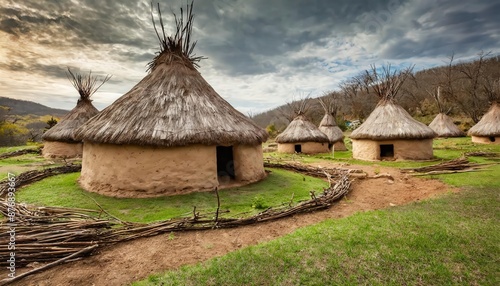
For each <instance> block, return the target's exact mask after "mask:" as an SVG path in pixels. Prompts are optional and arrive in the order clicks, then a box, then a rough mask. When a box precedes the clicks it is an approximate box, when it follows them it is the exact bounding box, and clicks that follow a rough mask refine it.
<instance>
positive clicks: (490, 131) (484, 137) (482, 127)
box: [469, 101, 500, 144]
mask: <svg viewBox="0 0 500 286" xmlns="http://www.w3.org/2000/svg"><path fill="white" fill-rule="evenodd" d="M469 135H470V136H471V137H472V142H474V143H482V144H500V102H497V101H495V102H493V104H492V105H491V107H490V109H489V110H488V112H487V113H486V114H485V115H483V117H482V118H481V120H479V122H478V123H477V124H476V125H474V126H472V128H471V129H469Z"/></svg>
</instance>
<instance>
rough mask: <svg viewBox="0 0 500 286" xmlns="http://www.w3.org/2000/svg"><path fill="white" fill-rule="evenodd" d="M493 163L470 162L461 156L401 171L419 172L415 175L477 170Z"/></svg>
mask: <svg viewBox="0 0 500 286" xmlns="http://www.w3.org/2000/svg"><path fill="white" fill-rule="evenodd" d="M492 164H494V163H488V164H479V163H470V162H469V160H468V159H467V158H466V157H461V158H457V159H453V160H450V161H446V162H442V163H439V164H435V165H431V166H425V167H419V168H406V169H401V172H403V173H418V174H414V175H415V176H423V175H437V174H453V173H463V172H476V171H478V170H479V169H481V168H483V167H486V166H488V165H492Z"/></svg>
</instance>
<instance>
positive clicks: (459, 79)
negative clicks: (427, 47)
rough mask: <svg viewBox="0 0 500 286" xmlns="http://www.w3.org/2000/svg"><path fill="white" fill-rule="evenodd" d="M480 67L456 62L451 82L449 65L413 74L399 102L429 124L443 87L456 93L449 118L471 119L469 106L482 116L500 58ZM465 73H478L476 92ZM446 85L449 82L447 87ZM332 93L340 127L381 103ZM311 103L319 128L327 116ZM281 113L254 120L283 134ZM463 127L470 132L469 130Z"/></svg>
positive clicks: (487, 59) (499, 74) (270, 112)
mask: <svg viewBox="0 0 500 286" xmlns="http://www.w3.org/2000/svg"><path fill="white" fill-rule="evenodd" d="M477 65H478V60H477V59H476V60H473V61H470V62H461V61H455V62H453V65H452V67H451V72H450V76H449V78H447V77H446V76H447V75H446V73H447V70H448V66H447V65H443V66H439V67H435V68H431V69H427V70H420V71H417V72H414V74H413V75H414V80H411V79H410V80H407V82H406V83H405V84H404V85H403V87H402V89H401V92H400V94H401V96H400V97H398V98H397V102H398V103H399V104H400V105H401V106H403V108H405V109H406V110H407V111H408V112H409V113H410V114H411V115H412V116H414V117H415V118H416V119H417V120H420V121H422V122H423V123H425V124H429V123H430V122H431V121H432V119H433V118H434V116H435V115H436V114H437V113H438V112H439V111H438V108H437V105H436V102H435V100H434V98H433V97H432V96H431V95H430V94H429V93H428V91H435V90H436V88H437V86H438V85H440V86H442V87H443V91H446V90H447V89H448V90H453V92H454V93H455V97H456V98H452V97H449V98H448V102H447V104H448V106H449V107H450V108H451V114H450V115H453V116H455V117H466V118H469V117H470V114H469V113H468V112H466V111H469V110H466V109H467V107H468V106H476V107H477V108H476V109H477V110H476V113H478V114H480V115H481V114H483V113H484V112H485V111H486V110H487V109H488V107H489V102H488V100H487V99H486V98H485V90H484V88H485V86H487V85H488V83H493V85H494V84H495V83H497V84H498V83H500V56H499V55H496V56H491V57H485V58H484V60H483V62H482V66H481V68H480V69H479V68H478V67H477ZM463 71H468V72H470V71H472V73H474V72H477V71H478V80H479V82H478V84H477V90H475V91H473V90H472V89H473V86H472V84H471V82H472V81H471V80H470V79H468V78H467V77H466V76H465V75H464V74H465V73H464V72H463ZM360 72H361V71H360ZM447 81H449V84H448V85H447ZM325 92H326V91H325ZM330 92H335V93H337V94H339V96H340V98H339V101H338V104H339V105H340V109H339V112H338V113H337V123H339V124H340V123H341V122H342V119H360V120H361V121H363V120H364V119H366V117H368V115H369V114H370V113H371V111H372V110H373V109H374V108H375V106H376V104H377V102H378V97H376V96H375V95H374V94H367V93H366V92H364V91H359V94H358V95H357V96H356V97H355V98H349V97H347V96H346V95H345V94H344V93H343V92H342V90H340V88H338V89H337V90H334V91H330ZM443 93H444V92H443ZM471 93H472V94H476V93H477V94H478V96H477V98H474V99H470V98H471ZM310 103H311V104H310V105H311V107H310V109H309V112H308V113H307V114H306V116H308V117H309V118H310V120H311V121H312V122H313V123H314V124H316V125H318V124H319V122H320V120H321V118H322V117H323V114H324V112H323V109H322V108H321V106H320V105H319V104H318V101H317V100H316V99H310ZM280 109H281V110H287V105H286V104H284V105H282V106H279V107H277V108H274V109H271V110H268V111H265V112H262V113H260V114H255V115H253V116H252V119H253V120H254V121H255V122H256V123H257V124H258V125H259V126H261V127H263V128H265V127H266V126H269V125H274V128H276V130H278V131H282V130H283V129H285V128H286V126H287V125H288V123H289V121H288V120H287V119H286V118H285V117H284V116H283V114H282V112H280ZM464 109H465V111H464ZM472 111H474V110H472ZM468 121H470V122H468V123H467V124H474V123H473V122H472V121H471V120H470V118H469V120H468ZM456 124H459V123H456ZM463 127H465V128H469V127H470V126H463Z"/></svg>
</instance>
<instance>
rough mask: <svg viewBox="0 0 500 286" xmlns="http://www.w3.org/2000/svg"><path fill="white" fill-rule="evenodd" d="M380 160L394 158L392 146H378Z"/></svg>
mask: <svg viewBox="0 0 500 286" xmlns="http://www.w3.org/2000/svg"><path fill="white" fill-rule="evenodd" d="M380 158H394V145H393V144H381V145H380Z"/></svg>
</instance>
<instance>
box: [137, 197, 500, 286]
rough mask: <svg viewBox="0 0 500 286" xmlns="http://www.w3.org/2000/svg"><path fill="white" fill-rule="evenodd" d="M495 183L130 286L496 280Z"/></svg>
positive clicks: (358, 217) (331, 223) (327, 224)
mask: <svg viewBox="0 0 500 286" xmlns="http://www.w3.org/2000/svg"><path fill="white" fill-rule="evenodd" d="M498 203H499V201H498V189H491V188H489V189H484V190H482V191H474V190H471V191H464V192H463V193H460V194H450V195H447V196H446V197H444V198H441V199H435V200H429V201H425V202H423V203H416V204H411V205H407V206H403V207H397V208H392V209H389V210H382V211H371V212H364V213H357V214H355V215H353V216H351V217H348V218H345V219H340V220H327V221H324V222H322V223H319V224H317V225H314V226H311V227H305V228H302V229H299V230H298V231H296V232H294V233H293V234H291V235H287V236H285V237H282V238H280V239H277V240H274V241H271V242H269V243H264V244H259V245H257V246H252V247H247V248H245V249H242V250H240V251H236V252H233V253H229V254H228V255H225V256H223V257H221V258H215V259H212V260H210V261H208V262H206V263H201V264H197V265H194V266H187V267H183V268H181V269H180V270H178V271H171V272H167V273H165V274H161V275H153V276H150V277H149V278H148V279H146V280H144V281H140V282H137V283H134V284H133V285H499V284H498V283H499V282H500V280H499V277H500V276H499V274H500V273H499V270H500V267H499V264H498V253H500V248H499V246H500V232H499V231H498V224H499V222H500V221H499V219H500V212H499V209H498Z"/></svg>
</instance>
